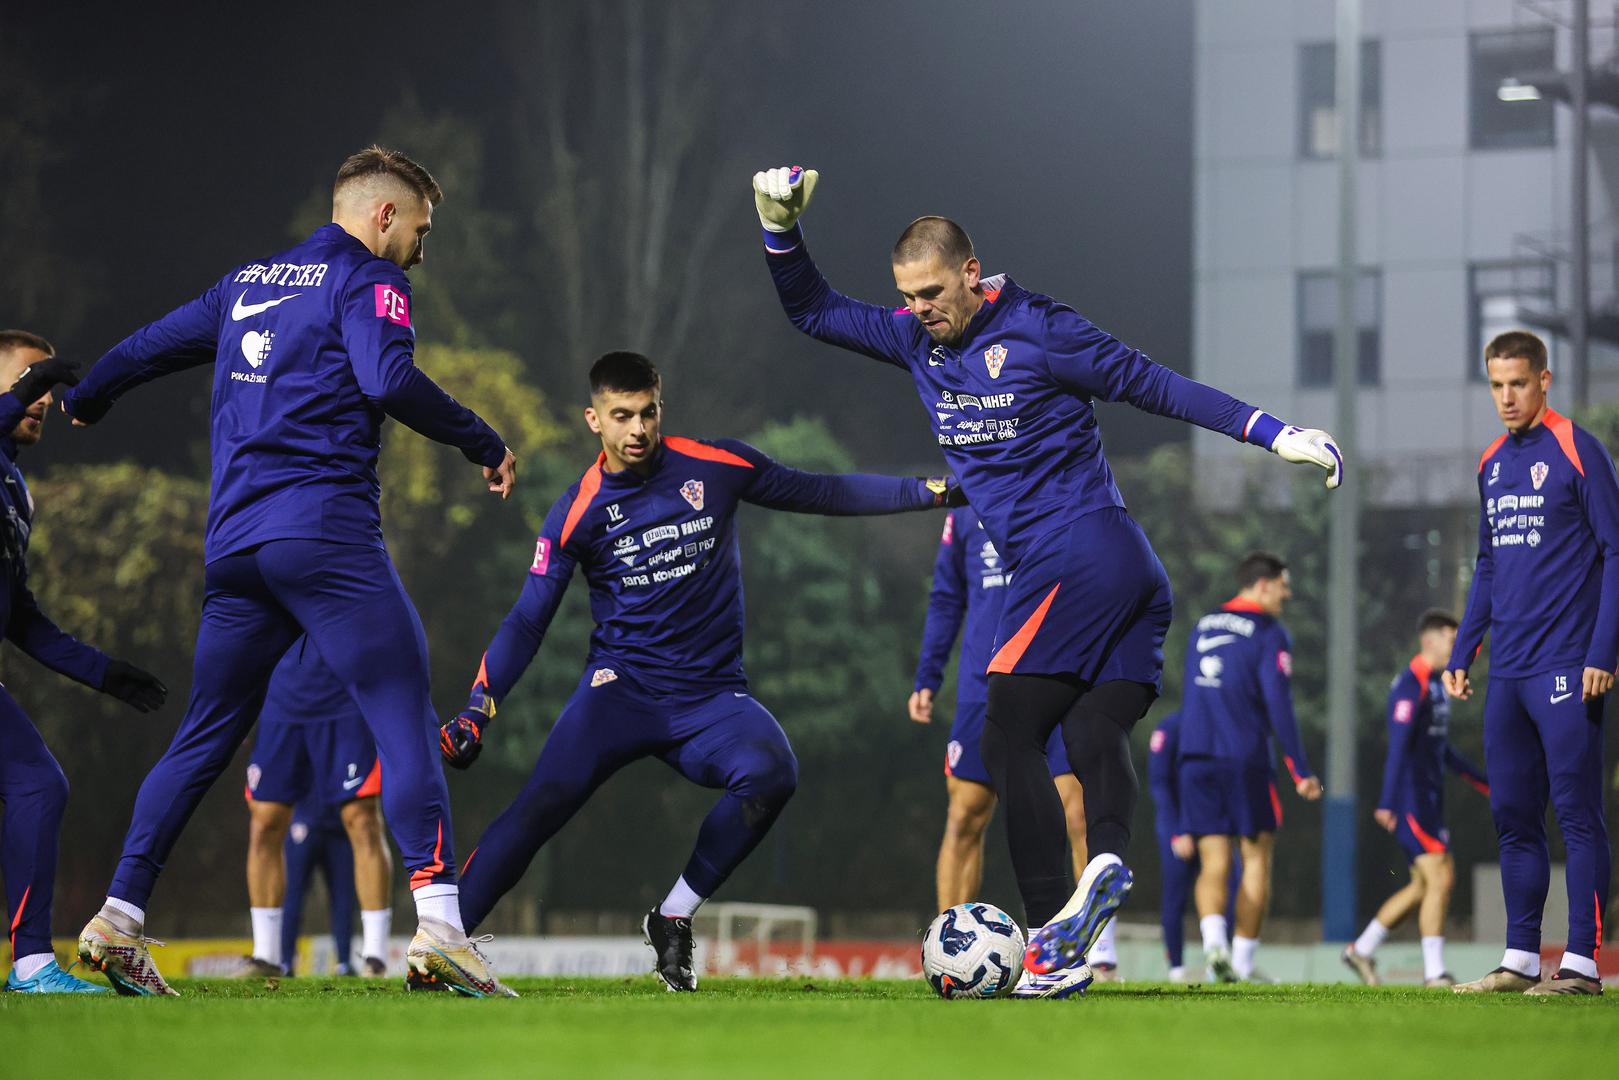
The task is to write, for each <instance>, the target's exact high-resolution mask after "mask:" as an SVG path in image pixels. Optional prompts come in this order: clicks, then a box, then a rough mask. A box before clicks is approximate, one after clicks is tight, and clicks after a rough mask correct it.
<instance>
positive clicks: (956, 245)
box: [893, 215, 973, 266]
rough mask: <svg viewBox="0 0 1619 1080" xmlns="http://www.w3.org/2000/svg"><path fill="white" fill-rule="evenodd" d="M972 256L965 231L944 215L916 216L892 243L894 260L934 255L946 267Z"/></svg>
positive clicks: (970, 245)
mask: <svg viewBox="0 0 1619 1080" xmlns="http://www.w3.org/2000/svg"><path fill="white" fill-rule="evenodd" d="M972 257H973V242H972V238H971V237H969V236H968V235H967V230H966V229H963V228H962V227H961V226H960V225H957V224H956V223H955V222H954V221H951V220H950V219H949V218H946V217H935V216H933V215H929V216H927V217H919V218H917V219H916V220H915V221H913V222H911V223H910V224H909V225H907V226H905V231H904V232H902V233H900V236H899V239H898V240H897V241H895V242H894V258H893V261H894V262H895V263H913V262H921V261H925V260H932V259H935V258H936V259H939V260H940V261H941V262H943V263H945V265H947V266H960V265H961V264H962V263H964V262H966V261H967V260H968V259H971V258H972Z"/></svg>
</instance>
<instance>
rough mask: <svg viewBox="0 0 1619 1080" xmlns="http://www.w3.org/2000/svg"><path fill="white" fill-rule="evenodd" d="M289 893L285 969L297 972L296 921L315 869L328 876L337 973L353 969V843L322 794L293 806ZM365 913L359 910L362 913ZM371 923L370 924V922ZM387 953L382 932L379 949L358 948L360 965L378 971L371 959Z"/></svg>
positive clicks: (284, 937) (283, 942)
mask: <svg viewBox="0 0 1619 1080" xmlns="http://www.w3.org/2000/svg"><path fill="white" fill-rule="evenodd" d="M285 857H286V860H287V893H286V901H285V906H284V907H283V909H282V910H283V917H282V920H281V956H282V959H283V960H284V961H285V966H286V969H287V974H289V975H295V974H297V972H296V971H295V970H294V969H293V958H294V957H296V956H297V955H298V927H299V924H300V923H301V922H302V921H303V915H304V893H305V891H306V890H307V889H308V888H309V883H310V882H311V881H313V880H314V877H315V871H316V870H319V871H320V872H321V874H322V875H323V876H324V877H325V879H326V895H327V897H328V898H329V899H330V901H331V928H332V949H333V954H334V955H335V956H336V957H337V974H339V975H352V974H354V972H353V969H352V968H351V966H350V959H351V957H353V955H354V908H355V905H356V897H355V892H354V845H353V844H352V843H351V842H350V840H349V835H348V829H347V828H345V827H344V825H343V818H342V816H341V814H340V813H339V812H338V808H337V807H336V806H333V805H332V804H331V803H329V802H326V801H325V800H323V799H319V798H314V797H307V798H305V799H304V800H303V801H302V802H300V803H298V804H297V805H296V806H295V807H294V808H293V811H292V825H291V826H290V827H289V828H288V829H287V840H286V849H285ZM362 914H363V913H362ZM368 929H369V928H368ZM386 953H387V939H386V937H384V940H383V944H382V946H381V947H380V949H379V948H378V947H377V946H376V945H375V944H374V943H373V944H370V945H368V946H367V947H366V949H365V950H364V951H363V952H362V953H361V955H362V956H363V957H364V960H363V961H362V965H363V966H362V971H363V972H364V973H365V974H366V975H381V974H383V972H382V971H379V970H376V967H375V966H373V965H372V963H371V961H372V960H373V959H375V960H376V961H377V965H383V964H384V961H383V959H382V957H383V956H385V955H386Z"/></svg>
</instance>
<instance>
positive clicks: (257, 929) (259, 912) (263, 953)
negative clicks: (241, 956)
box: [247, 907, 281, 964]
mask: <svg viewBox="0 0 1619 1080" xmlns="http://www.w3.org/2000/svg"><path fill="white" fill-rule="evenodd" d="M247 910H248V913H249V914H251V915H252V916H253V958H254V959H255V960H263V961H265V962H266V963H269V964H279V963H281V909H280V908H278V907H256V908H248V909H247Z"/></svg>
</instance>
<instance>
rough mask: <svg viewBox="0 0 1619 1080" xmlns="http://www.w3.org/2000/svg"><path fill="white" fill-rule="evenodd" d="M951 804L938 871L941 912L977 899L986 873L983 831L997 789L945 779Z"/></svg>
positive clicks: (937, 879) (971, 782)
mask: <svg viewBox="0 0 1619 1080" xmlns="http://www.w3.org/2000/svg"><path fill="white" fill-rule="evenodd" d="M945 789H946V791H947V792H948V795H949V800H950V802H949V807H948V809H947V810H946V811H945V822H944V839H943V841H942V842H941V843H940V844H939V862H938V868H937V873H936V884H937V892H938V896H937V899H938V906H939V910H940V911H945V910H948V909H949V908H953V907H955V906H956V905H957V904H965V903H967V902H968V901H969V900H972V899H974V897H975V895H976V894H977V892H978V887H979V885H980V884H981V883H982V881H983V875H984V834H985V833H986V832H988V831H989V819H990V818H991V817H993V816H994V814H995V792H994V790H993V789H992V788H990V787H989V786H988V785H987V784H980V783H977V782H976V781H973V780H963V779H961V778H959V777H955V776H950V777H946V778H945Z"/></svg>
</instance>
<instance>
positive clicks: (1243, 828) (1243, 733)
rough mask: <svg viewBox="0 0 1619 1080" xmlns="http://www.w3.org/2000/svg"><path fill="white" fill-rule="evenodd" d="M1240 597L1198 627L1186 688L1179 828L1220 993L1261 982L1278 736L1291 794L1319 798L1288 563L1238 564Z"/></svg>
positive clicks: (1266, 556) (1277, 812)
mask: <svg viewBox="0 0 1619 1080" xmlns="http://www.w3.org/2000/svg"><path fill="white" fill-rule="evenodd" d="M1237 587H1238V592H1237V595H1236V596H1234V597H1233V598H1231V599H1230V600H1227V601H1226V602H1225V603H1224V604H1221V605H1220V607H1219V608H1217V609H1216V610H1214V611H1212V612H1210V613H1209V614H1207V615H1205V616H1203V617H1202V618H1201V619H1199V620H1198V621H1197V623H1196V624H1195V625H1194V626H1193V627H1192V634H1191V637H1190V639H1189V640H1188V641H1187V643H1186V673H1185V681H1184V683H1183V685H1182V687H1181V733H1180V811H1181V820H1182V822H1183V824H1184V827H1185V829H1186V831H1187V832H1188V833H1190V834H1191V835H1192V836H1193V837H1194V838H1195V839H1196V841H1197V856H1198V862H1199V864H1200V869H1199V870H1198V875H1197V885H1196V887H1195V890H1194V894H1195V899H1196V903H1197V917H1198V927H1199V929H1200V930H1201V931H1202V934H1203V952H1204V956H1205V957H1206V958H1207V964H1208V969H1209V978H1210V979H1211V980H1214V981H1218V982H1237V981H1239V980H1244V979H1254V980H1255V981H1263V978H1262V977H1256V976H1255V974H1254V954H1255V953H1256V952H1257V951H1258V950H1259V932H1260V930H1261V928H1262V927H1263V926H1264V922H1265V913H1266V911H1267V910H1269V908H1270V879H1271V856H1272V853H1273V852H1274V851H1275V846H1276V829H1277V827H1278V826H1279V825H1280V824H1281V816H1282V805H1281V800H1280V798H1278V796H1277V794H1276V785H1275V783H1274V782H1273V779H1272V776H1273V774H1272V771H1271V745H1270V737H1271V734H1272V733H1274V734H1275V736H1276V739H1277V741H1278V742H1280V743H1281V745H1282V761H1283V762H1284V763H1285V764H1286V765H1287V770H1288V772H1289V774H1291V776H1292V778H1293V786H1294V789H1295V790H1296V791H1297V792H1298V793H1299V795H1300V796H1301V797H1302V798H1305V799H1309V800H1311V801H1314V800H1316V799H1319V798H1320V797H1321V781H1320V780H1319V779H1317V778H1316V777H1315V775H1314V774H1313V773H1312V772H1311V771H1310V765H1309V762H1308V760H1307V759H1306V758H1305V756H1304V744H1303V743H1302V742H1301V741H1300V739H1299V725H1298V721H1297V720H1296V719H1295V718H1294V716H1293V690H1292V679H1293V641H1292V639H1291V638H1290V637H1289V636H1288V633H1287V628H1286V627H1284V626H1283V625H1282V622H1281V616H1282V608H1283V606H1284V605H1285V604H1286V603H1287V601H1288V599H1289V598H1290V597H1291V596H1292V595H1293V583H1292V577H1291V575H1290V574H1289V573H1288V569H1287V564H1286V563H1285V562H1283V561H1282V560H1281V559H1280V558H1279V557H1277V556H1275V555H1272V554H1270V553H1269V552H1263V551H1256V552H1252V553H1250V554H1249V555H1247V556H1245V557H1244V558H1243V560H1242V561H1241V562H1240V563H1238V564H1237ZM1239 847H1240V849H1241V853H1242V887H1241V889H1240V890H1239V891H1238V893H1237V919H1236V925H1235V930H1236V933H1235V934H1234V935H1232V936H1231V937H1230V938H1228V937H1227V923H1226V914H1225V912H1226V896H1227V893H1226V882H1227V880H1228V878H1229V875H1230V873H1231V860H1232V858H1233V852H1234V851H1235V850H1236V849H1238V848H1239Z"/></svg>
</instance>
